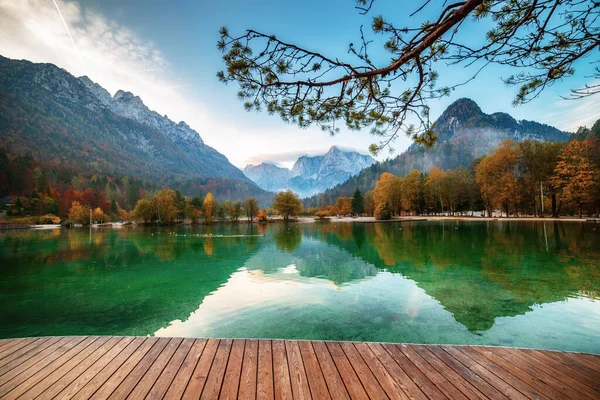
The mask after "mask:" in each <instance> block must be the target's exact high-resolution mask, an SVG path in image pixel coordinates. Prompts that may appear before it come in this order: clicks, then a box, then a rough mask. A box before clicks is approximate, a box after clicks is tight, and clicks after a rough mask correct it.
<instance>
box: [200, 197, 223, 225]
mask: <svg viewBox="0 0 600 400" xmlns="http://www.w3.org/2000/svg"><path fill="white" fill-rule="evenodd" d="M218 207H219V206H218V203H217V201H216V200H215V199H214V198H213V195H212V193H210V192H208V193H207V194H206V197H204V202H203V203H202V210H203V215H204V222H205V223H207V224H210V223H212V222H213V219H214V218H216V217H217V215H216V214H217V211H218Z"/></svg>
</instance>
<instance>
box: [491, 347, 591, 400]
mask: <svg viewBox="0 0 600 400" xmlns="http://www.w3.org/2000/svg"><path fill="white" fill-rule="evenodd" d="M515 350H516V349H515ZM497 351H498V353H499V354H500V355H502V357H504V358H506V359H508V360H511V361H514V362H515V363H519V365H521V366H522V367H523V368H525V367H527V366H530V367H533V369H531V372H532V373H534V374H535V375H536V376H537V377H538V378H539V379H543V380H544V382H546V383H547V384H548V385H550V386H552V387H553V388H554V389H556V390H558V391H560V392H561V393H564V394H565V395H567V396H569V397H572V398H584V397H588V398H590V399H597V398H598V394H599V393H598V392H596V391H595V390H593V389H590V388H589V387H588V386H586V385H584V384H583V383H581V382H579V381H577V380H575V379H573V378H571V377H570V376H568V375H566V374H564V373H562V372H561V371H560V370H558V369H555V368H552V367H550V366H548V365H547V364H544V363H542V362H540V361H539V360H537V359H536V358H532V357H526V356H524V355H523V354H521V353H520V350H517V351H513V349H504V348H502V349H498V350H497ZM584 395H585V396H584Z"/></svg>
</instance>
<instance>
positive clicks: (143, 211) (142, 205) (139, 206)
mask: <svg viewBox="0 0 600 400" xmlns="http://www.w3.org/2000/svg"><path fill="white" fill-rule="evenodd" d="M132 218H133V219H135V220H137V221H142V222H154V221H156V220H157V214H156V207H155V206H154V204H153V203H152V202H151V201H150V200H146V199H141V200H138V201H137V203H136V204H135V207H134V209H133V211H132Z"/></svg>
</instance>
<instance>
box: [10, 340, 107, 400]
mask: <svg viewBox="0 0 600 400" xmlns="http://www.w3.org/2000/svg"><path fill="white" fill-rule="evenodd" d="M92 339H94V340H93V342H92V343H91V344H89V345H88V346H87V347H85V348H84V349H82V350H81V351H80V352H79V353H77V354H76V355H74V356H71V355H70V354H69V353H65V355H64V356H63V357H64V358H65V359H66V362H64V364H62V365H61V366H60V367H58V368H56V369H54V371H53V372H50V373H47V372H46V373H44V370H46V371H52V369H53V368H51V365H49V366H47V367H46V368H45V369H44V370H42V371H40V372H38V373H37V374H35V375H34V376H32V377H31V378H29V379H28V380H27V381H25V382H24V383H23V384H21V385H19V386H18V387H17V388H15V389H14V390H13V391H12V392H10V393H9V394H8V396H7V397H6V398H7V399H11V398H14V399H16V398H17V397H19V396H21V395H23V396H24V397H25V398H29V399H33V398H36V397H37V396H39V395H40V394H41V393H42V392H44V391H45V390H46V389H47V388H48V387H50V386H51V385H52V384H54V382H56V381H58V380H59V379H60V378H62V377H63V376H64V375H66V374H67V373H68V372H69V371H71V370H72V369H73V368H75V367H76V366H77V365H79V363H81V362H82V361H83V360H85V359H86V358H87V357H88V356H89V355H90V354H92V353H93V352H94V351H96V350H97V349H98V348H100V347H101V346H102V345H103V344H104V343H106V342H107V341H108V339H109V338H108V337H99V338H92ZM83 343H84V342H82V344H83ZM57 361H58V360H57ZM44 375H45V376H44Z"/></svg>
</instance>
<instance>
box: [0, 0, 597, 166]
mask: <svg viewBox="0 0 600 400" xmlns="http://www.w3.org/2000/svg"><path fill="white" fill-rule="evenodd" d="M442 3H443V2H442V1H441V0H438V1H435V0H434V1H432V2H431V3H430V5H429V6H428V7H427V8H426V9H425V10H424V11H423V12H422V13H421V14H418V16H419V17H418V18H417V19H408V14H410V13H411V12H412V11H415V10H414V8H415V7H416V4H417V3H416V2H413V1H408V0H406V1H398V0H378V1H376V2H375V5H374V8H373V9H372V12H371V13H370V14H369V15H366V16H363V15H361V14H360V13H359V12H358V11H357V10H356V9H354V2H353V1H352V0H328V1H322V0H304V1H296V2H290V1H279V0H261V1H254V2H248V1H242V0H219V1H205V0H202V1H183V0H171V1H168V2H165V1H158V0H127V1H122V0H102V1H99V0H96V1H93V0H18V1H16V0H0V55H2V56H5V57H9V58H13V59H27V60H30V61H33V62H49V63H53V64H56V65H58V66H59V67H61V68H64V69H66V70H67V71H69V72H70V73H72V74H73V75H75V76H82V75H87V76H88V77H89V78H90V79H92V80H93V81H95V82H97V83H99V84H100V85H101V86H103V87H104V88H106V89H107V90H108V91H109V92H110V93H111V94H114V93H115V92H116V91H117V90H119V89H122V90H126V91H130V92H132V93H134V94H136V95H138V96H140V97H141V98H142V100H143V101H144V103H145V104H146V105H147V106H148V107H149V108H150V109H153V110H155V111H157V112H158V113H159V114H161V115H167V116H168V117H169V118H170V119H172V120H174V121H175V122H179V121H185V122H187V123H188V124H189V125H190V126H191V127H192V128H194V129H195V130H196V131H198V132H199V134H200V136H201V137H202V139H203V140H204V142H205V143H206V144H208V145H210V146H212V147H214V148H215V149H217V150H218V151H219V152H221V153H223V154H224V155H226V156H227V158H228V159H229V160H230V161H231V162H232V163H233V164H234V165H236V166H238V167H240V168H243V167H244V165H246V164H248V163H251V164H258V163H260V162H264V161H267V162H273V163H276V164H278V165H281V166H287V167H290V166H291V165H292V163H293V162H294V161H295V159H296V158H297V157H298V156H300V155H303V154H310V155H315V154H324V153H325V152H326V151H327V150H328V149H329V148H330V147H331V146H334V145H335V146H339V147H342V148H344V149H353V150H356V151H359V152H361V153H364V154H366V153H368V146H369V144H371V143H373V142H375V141H376V139H375V138H373V137H372V136H370V134H369V132H368V128H367V129H365V130H364V131H359V132H355V131H348V130H346V129H344V128H342V131H341V132H340V133H339V134H338V135H336V136H331V135H329V134H328V133H326V132H323V131H321V129H320V128H319V127H309V128H308V129H300V128H298V127H295V126H294V125H289V124H286V123H285V122H283V121H281V120H280V119H279V117H276V116H269V115H268V114H266V113H256V112H250V113H248V112H246V111H244V109H243V106H242V103H241V102H239V101H238V100H237V97H236V93H237V87H236V86H235V85H224V84H222V83H220V82H219V81H218V80H217V78H216V72H217V71H219V70H221V69H223V67H224V64H223V61H222V59H221V56H222V55H221V53H220V52H219V51H218V50H217V48H216V43H217V40H218V39H219V35H218V30H219V28H220V27H221V26H226V27H228V28H229V31H230V33H231V34H242V33H243V32H244V31H245V29H249V28H252V29H255V30H258V31H262V32H265V33H272V34H276V35H277V37H278V38H280V39H283V40H286V41H288V42H294V43H296V44H299V45H303V46H305V47H307V48H310V49H311V50H316V51H320V52H322V53H325V54H327V55H331V56H333V57H340V58H343V59H348V60H350V59H349V58H348V57H349V55H348V54H347V49H348V45H349V43H351V42H355V43H358V41H359V39H360V27H361V25H364V28H365V32H366V33H367V35H369V36H368V37H369V38H371V39H375V40H376V41H375V42H374V43H373V44H372V45H371V46H373V48H374V49H376V48H381V46H382V45H383V41H382V39H383V38H381V37H375V35H373V34H372V32H370V24H371V20H372V18H373V16H374V15H377V14H383V15H384V16H385V17H386V18H388V19H389V20H390V21H392V22H394V23H397V24H398V25H399V26H401V25H403V24H407V23H410V22H409V21H413V22H412V23H410V25H411V26H414V25H419V24H420V22H421V21H422V20H423V19H426V18H428V17H429V18H433V16H435V14H436V12H439V9H440V6H441V4H442ZM419 4H420V3H419ZM487 28H488V27H487V26H485V23H476V22H472V21H470V22H469V23H466V24H465V25H463V27H461V34H463V35H466V36H465V37H467V38H469V37H471V38H476V37H483V36H482V34H483V33H484V32H485V31H486V30H487ZM468 40H471V39H468ZM472 40H475V39H472ZM374 54H375V56H374V57H375V58H376V59H377V61H378V62H379V63H380V64H381V65H384V64H385V63H386V58H385V57H383V53H381V54H380V53H377V50H375V53H374ZM387 61H389V60H387ZM591 68H592V66H591V65H590V60H589V59H587V60H586V59H584V60H582V61H581V62H580V63H579V64H577V65H576V69H577V74H576V76H575V77H573V78H571V79H570V80H568V81H565V82H560V83H558V84H556V85H554V86H553V87H551V88H550V89H547V90H546V91H545V92H544V93H543V95H542V96H540V98H538V99H535V100H533V101H532V102H530V103H528V104H525V105H523V106H519V107H513V106H512V105H511V102H512V100H513V98H514V96H515V94H516V93H517V88H515V87H506V86H505V85H504V84H503V82H502V81H501V79H500V78H501V77H506V76H508V75H510V71H508V70H506V69H504V68H501V67H497V66H494V67H490V68H487V69H485V70H484V71H483V72H482V73H481V74H480V75H479V76H478V78H477V79H476V80H474V81H472V82H471V83H469V84H468V85H466V86H463V87H460V88H458V89H457V90H455V91H454V92H453V93H452V95H451V96H450V97H448V98H443V99H441V100H436V101H434V102H431V103H430V106H431V116H432V117H433V118H434V119H435V118H436V117H437V116H439V115H440V114H441V113H442V112H443V110H444V109H445V108H446V107H447V106H448V105H449V104H450V103H452V102H453V101H455V100H457V99H458V98H461V97H469V98H471V99H473V100H475V101H476V102H477V103H478V104H479V105H480V106H481V108H482V110H483V111H484V112H486V113H493V112H497V111H503V112H507V113H509V114H511V115H513V116H514V117H515V118H517V119H528V120H534V121H538V122H543V123H547V124H550V125H553V126H556V127H557V128H560V129H563V130H569V131H574V130H576V129H577V127H578V126H582V125H587V126H591V125H592V124H593V122H594V121H595V120H596V119H598V118H600V95H596V96H592V97H589V98H586V99H584V100H579V101H566V100H562V99H561V97H560V96H561V95H566V94H568V91H569V89H570V88H576V87H580V86H582V85H583V84H584V83H590V82H589V80H587V79H586V78H585V76H586V75H587V74H588V72H589V71H591ZM475 70H476V69H475V68H463V67H461V66H458V67H457V66H453V67H451V66H441V67H440V69H439V70H438V71H439V72H440V83H442V84H451V83H457V82H458V81H460V80H461V79H465V78H468V77H470V76H472V75H473V74H474V73H475ZM410 143H411V142H410V139H408V138H406V137H400V138H399V139H397V140H396V142H395V143H394V144H393V149H394V151H393V152H391V153H390V152H389V151H382V152H381V154H380V155H379V156H378V157H377V158H378V159H379V160H383V159H385V158H388V157H392V156H394V155H396V154H398V153H400V152H402V151H403V150H405V149H406V148H407V147H408V146H409V145H410Z"/></svg>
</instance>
